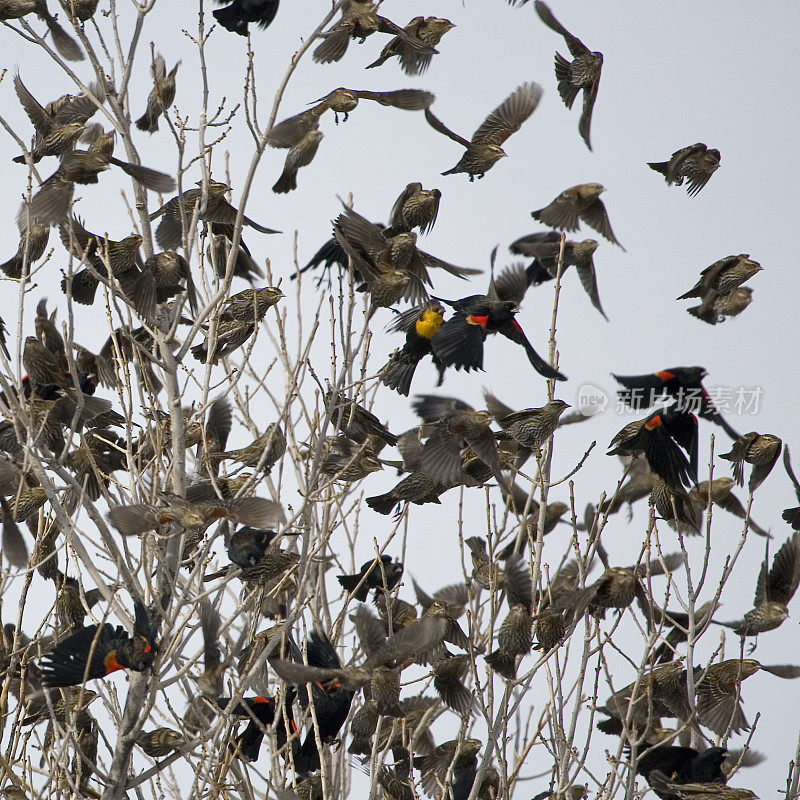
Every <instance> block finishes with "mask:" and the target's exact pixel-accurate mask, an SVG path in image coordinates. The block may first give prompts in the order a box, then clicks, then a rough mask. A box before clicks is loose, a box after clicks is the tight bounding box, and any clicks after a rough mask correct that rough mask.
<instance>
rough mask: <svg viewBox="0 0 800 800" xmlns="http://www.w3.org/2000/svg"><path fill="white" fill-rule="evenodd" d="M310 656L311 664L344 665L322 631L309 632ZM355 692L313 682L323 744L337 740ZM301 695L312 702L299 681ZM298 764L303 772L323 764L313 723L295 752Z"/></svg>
mask: <svg viewBox="0 0 800 800" xmlns="http://www.w3.org/2000/svg"><path fill="white" fill-rule="evenodd" d="M306 656H307V660H308V663H309V665H310V666H312V667H323V668H327V669H341V666H342V662H341V661H340V660H339V655H338V654H337V652H336V649H335V648H334V647H333V645H332V644H331V643H330V641H329V640H328V638H327V637H326V636H325V635H324V634H323V633H320V632H319V631H312V632H311V634H310V635H309V637H308V642H307V645H306ZM353 696H354V694H353V692H351V691H348V690H347V689H344V688H342V687H341V686H337V685H333V686H330V687H324V686H323V685H322V684H321V683H312V684H311V697H312V700H313V702H314V719H316V725H317V731H318V734H319V738H320V741H321V742H322V743H323V744H330V743H331V742H333V741H335V739H336V736H337V735H338V733H339V731H340V730H341V729H342V726H343V725H344V723H345V720H346V719H347V716H348V714H349V713H350V704H351V703H352V702H353ZM297 698H298V700H299V702H300V705H301V706H302V707H303V708H306V707H307V706H308V690H307V686H306V684H300V685H298V687H297ZM294 765H295V769H296V770H297V772H298V773H300V774H308V773H310V772H316V771H317V770H318V769H319V768H320V757H319V751H318V749H317V741H316V734H315V732H314V728H313V726H312V727H311V728H309V730H308V732H307V733H306V737H305V739H304V740H303V743H302V744H301V745H300V748H299V750H298V751H297V753H295V756H294Z"/></svg>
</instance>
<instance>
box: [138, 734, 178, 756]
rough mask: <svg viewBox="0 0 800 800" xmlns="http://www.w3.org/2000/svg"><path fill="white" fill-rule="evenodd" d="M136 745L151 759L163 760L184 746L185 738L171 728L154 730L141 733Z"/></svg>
mask: <svg viewBox="0 0 800 800" xmlns="http://www.w3.org/2000/svg"><path fill="white" fill-rule="evenodd" d="M136 744H138V745H139V747H141V748H142V750H144V752H145V753H147V755H148V756H150V757H151V758H164V756H168V755H169V754H170V753H174V752H175V751H176V750H178V749H180V748H181V747H182V746H183V745H185V744H186V737H184V735H183V734H182V733H179V732H178V731H176V730H173V729H172V728H155V729H153V730H152V731H142V732H141V733H140V734H139V736H138V737H137V738H136Z"/></svg>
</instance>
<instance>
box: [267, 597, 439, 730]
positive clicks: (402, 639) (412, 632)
mask: <svg viewBox="0 0 800 800" xmlns="http://www.w3.org/2000/svg"><path fill="white" fill-rule="evenodd" d="M354 620H355V623H356V632H357V633H358V637H359V640H360V641H361V644H362V646H363V648H364V651H365V654H366V659H365V661H364V662H363V663H362V664H360V665H358V666H354V667H345V668H326V667H314V666H309V665H306V664H299V663H297V662H295V661H284V660H282V659H275V660H274V661H273V662H272V667H273V669H274V670H275V672H277V673H278V675H279V676H280V677H281V678H283V679H284V680H285V681H287V682H288V683H296V684H302V683H321V684H323V686H324V685H325V684H329V685H330V684H334V683H336V684H340V685H341V687H342V688H343V689H346V690H348V691H352V692H355V691H358V690H359V689H362V688H364V687H366V686H369V687H370V690H371V694H372V699H373V700H375V701H376V703H377V711H378V714H380V715H386V716H394V717H402V716H403V711H402V709H401V708H400V706H399V704H398V701H399V698H400V673H401V672H402V670H403V668H404V666H405V663H404V662H407V660H408V659H409V658H413V657H415V656H416V655H417V654H418V653H420V652H425V651H428V650H430V649H431V648H432V647H433V646H434V645H436V644H438V643H439V642H441V640H442V637H443V636H444V633H445V628H446V622H445V620H443V619H433V618H426V619H419V620H416V621H414V622H410V623H409V624H408V625H406V626H405V627H404V628H403V629H402V630H399V631H397V632H396V633H395V634H394V637H393V639H392V641H391V642H390V641H389V639H388V638H387V635H386V632H385V630H384V627H383V623H382V622H381V621H380V620H379V619H378V618H377V617H375V616H373V614H372V612H371V611H370V609H369V607H368V606H365V605H363V604H362V605H360V606H359V607H358V610H357V611H356V613H355V615H354ZM395 664H396V665H397V666H394V665H395Z"/></svg>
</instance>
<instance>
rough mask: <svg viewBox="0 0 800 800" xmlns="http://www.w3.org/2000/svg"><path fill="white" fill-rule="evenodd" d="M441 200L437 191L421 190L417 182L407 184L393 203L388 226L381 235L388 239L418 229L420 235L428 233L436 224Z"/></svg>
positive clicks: (440, 195) (440, 194)
mask: <svg viewBox="0 0 800 800" xmlns="http://www.w3.org/2000/svg"><path fill="white" fill-rule="evenodd" d="M441 199H442V193H441V192H440V191H439V190H438V189H423V188H422V184H421V183H419V181H415V182H414V183H409V184H408V186H406V188H405V189H403V191H402V192H401V193H400V196H399V197H398V198H397V200H395V201H394V205H393V206H392V211H391V213H390V214H389V226H388V227H387V228H386V229H385V230H384V231H383V235H384V236H386V237H387V238H390V237H392V236H396V235H397V234H398V233H408V232H410V231H411V230H413V229H414V228H419V230H420V233H428V232H430V231H431V229H432V228H433V226H434V225H435V224H436V217H437V216H438V214H439V201H440V200H441Z"/></svg>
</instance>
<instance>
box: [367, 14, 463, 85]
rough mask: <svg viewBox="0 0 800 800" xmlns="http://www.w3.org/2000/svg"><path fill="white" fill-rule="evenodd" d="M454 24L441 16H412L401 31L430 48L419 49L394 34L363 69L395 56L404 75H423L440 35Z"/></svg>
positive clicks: (380, 63)
mask: <svg viewBox="0 0 800 800" xmlns="http://www.w3.org/2000/svg"><path fill="white" fill-rule="evenodd" d="M455 27H456V26H455V25H454V24H453V23H452V22H450V20H449V19H444V18H442V17H414V19H412V20H411V22H409V23H408V25H406V26H405V27H404V28H403V32H404V33H405V34H406V35H407V36H410V37H412V38H414V39H418V40H419V41H421V42H423V43H424V44H426V45H428V46H429V47H430V48H431V50H421V49H420V48H419V47H417V46H415V44H414V43H410V42H408V41H407V39H406V38H405V37H403V36H395V37H394V38H393V39H392V40H390V41H389V42H388V43H387V44H386V45H385V46H384V48H383V50H381V54H380V55H379V56H378V58H376V59H375V61H373V62H372V63H371V64H367V66H366V67H365V69H373V68H374V67H380V66H381V65H382V64H385V63H386V62H387V61H388V60H389V59H390V58H393V57H394V56H397V58H398V61H399V62H400V69H402V70H403V72H404V73H405V74H406V75H412V76H413V75H424V74H425V73H426V72H427V71H428V68H429V67H430V64H431V61H432V59H433V56H434V52H435V50H434V48H435V47H436V45H438V44H439V42H441V40H442V37H443V36H444V35H445V34H446V33H447V32H448V31H449V30H452V29H453V28H455Z"/></svg>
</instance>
